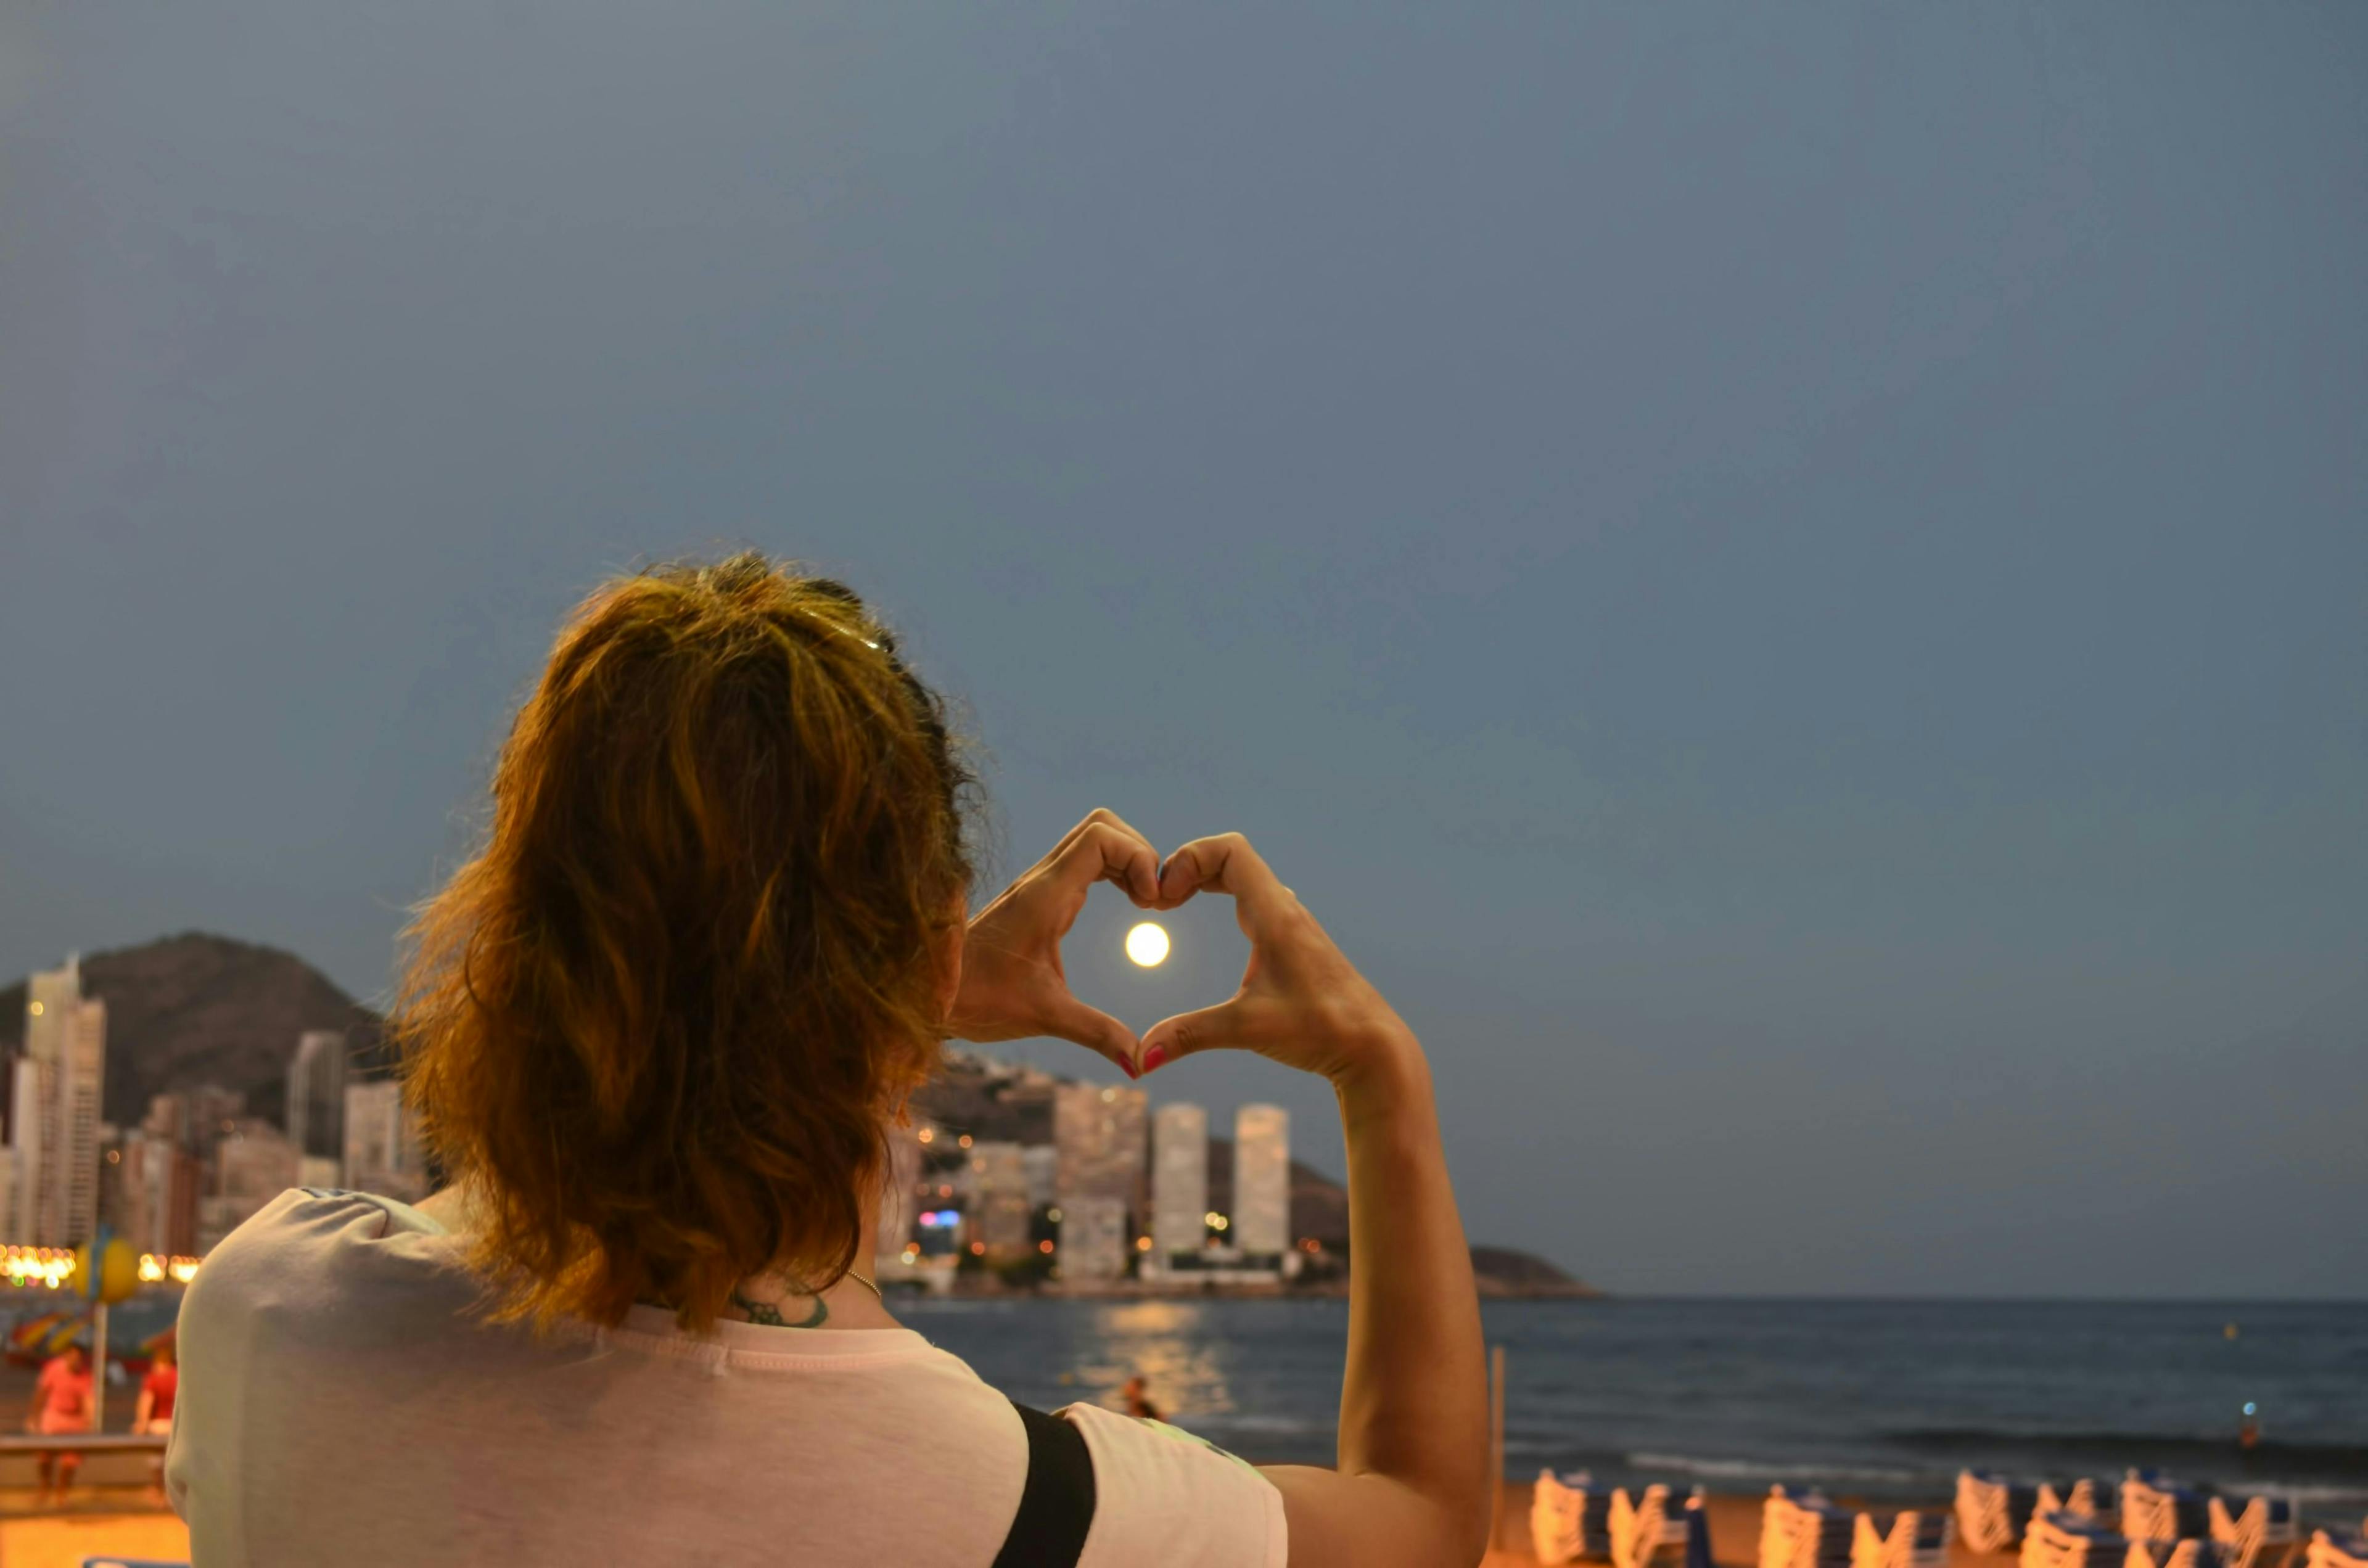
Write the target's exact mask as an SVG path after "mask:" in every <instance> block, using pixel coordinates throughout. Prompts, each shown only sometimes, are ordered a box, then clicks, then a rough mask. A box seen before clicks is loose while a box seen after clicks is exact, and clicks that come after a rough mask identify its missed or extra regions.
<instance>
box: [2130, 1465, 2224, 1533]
mask: <svg viewBox="0 0 2368 1568" xmlns="http://www.w3.org/2000/svg"><path fill="white" fill-rule="evenodd" d="M2211 1500H2212V1499H2211V1494H2210V1493H2208V1492H2206V1491H2204V1490H2203V1488H2201V1487H2195V1486H2182V1485H2180V1483H2178V1482H2176V1481H2173V1480H2172V1479H2171V1478H2170V1477H2169V1476H2167V1475H2165V1474H2163V1473H2162V1472H2161V1471H2155V1470H2134V1471H2130V1472H2129V1474H2128V1475H2127V1476H2126V1477H2124V1478H2123V1482H2122V1534H2123V1536H2124V1537H2125V1538H2127V1539H2128V1540H2209V1539H2210V1538H2211V1530H2212V1517H2211Z"/></svg>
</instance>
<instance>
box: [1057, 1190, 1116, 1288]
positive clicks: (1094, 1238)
mask: <svg viewBox="0 0 2368 1568" xmlns="http://www.w3.org/2000/svg"><path fill="white" fill-rule="evenodd" d="M1126 1233H1127V1220H1126V1205H1125V1204H1124V1203H1121V1201H1119V1200H1118V1199H1115V1198H1101V1197H1096V1196H1094V1195H1092V1194H1086V1193H1081V1194H1079V1195H1078V1196H1076V1197H1074V1198H1064V1199H1061V1242H1060V1253H1059V1263H1060V1268H1061V1280H1062V1282H1063V1283H1064V1284H1068V1285H1088V1286H1090V1285H1102V1284H1108V1283H1109V1282H1110V1281H1111V1280H1113V1279H1117V1278H1121V1276H1123V1275H1124V1274H1125V1273H1126V1260H1127V1255H1128V1252H1129V1250H1130V1249H1129V1248H1128V1246H1127V1244H1126Z"/></svg>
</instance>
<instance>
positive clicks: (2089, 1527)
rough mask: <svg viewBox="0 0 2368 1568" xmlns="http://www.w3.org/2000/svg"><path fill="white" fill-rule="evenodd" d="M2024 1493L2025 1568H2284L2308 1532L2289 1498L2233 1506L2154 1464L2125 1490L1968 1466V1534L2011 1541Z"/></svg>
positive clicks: (1992, 1547)
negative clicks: (2266, 1567) (2276, 1563)
mask: <svg viewBox="0 0 2368 1568" xmlns="http://www.w3.org/2000/svg"><path fill="white" fill-rule="evenodd" d="M2026 1495H2028V1496H2029V1497H2030V1499H2031V1515H2030V1517H2029V1520H2028V1522H2027V1523H2026V1524H2025V1525H2024V1526H2023V1528H2022V1529H2021V1532H2020V1533H2021V1540H2022V1563H2023V1568H2090V1565H2092V1564H2094V1565H2097V1568H2111V1564H2110V1559H2112V1558H2114V1557H2120V1558H2121V1559H2123V1568H2257V1564H2259V1563H2260V1562H2261V1561H2262V1559H2263V1557H2264V1554H2274V1555H2275V1556H2276V1557H2277V1558H2278V1559H2279V1560H2280V1568H2283V1561H2284V1559H2286V1558H2288V1557H2290V1556H2291V1555H2292V1551H2293V1549H2294V1547H2295V1546H2296V1545H2297V1544H2298V1543H2299V1542H2300V1540H2301V1539H2302V1531H2301V1511H2300V1509H2299V1508H2297V1507H2296V1506H2295V1504H2294V1499H2293V1498H2291V1497H2272V1496H2267V1495H2262V1496H2256V1497H2253V1498H2251V1499H2249V1500H2248V1502H2247V1503H2246V1504H2245V1506H2243V1508H2242V1509H2240V1510H2238V1511H2236V1512H2231V1511H2230V1509H2229V1506H2228V1500H2227V1499H2226V1498H2225V1497H2221V1496H2219V1495H2217V1494H2214V1493H2213V1492H2211V1491H2210V1490H2209V1489H2207V1488H2203V1487H2192V1486H2183V1485H2181V1484H2180V1483H2178V1482H2175V1481H2173V1480H2171V1479H2170V1478H2169V1477H2168V1476H2165V1475H2161V1474H2159V1473H2157V1472H2156V1471H2139V1470H2134V1471H2130V1472H2129V1473H2128V1475H2127V1476H2125V1477H2124V1478H2123V1481H2122V1483H2121V1484H2120V1485H2119V1486H2118V1487H2115V1486H2112V1485H2110V1484H2108V1483H2100V1482H2095V1481H2090V1480H2087V1479H2083V1480H2080V1481H2076V1482H2074V1483H2071V1484H2070V1485H2069V1486H2067V1487H2066V1488H2065V1489H2064V1490H2063V1491H2062V1492H2060V1493H2059V1492H2058V1491H2057V1490H2056V1488H2055V1485H2054V1484H2052V1483H2036V1484H2032V1483H2016V1482H2012V1481H2009V1480H2007V1479H2006V1478H2004V1477H2000V1476H1996V1475H1988V1474H1985V1473H1983V1472H1981V1471H1965V1472H1964V1473H1963V1474H1961V1475H1960V1476H1958V1478H1957V1519H1958V1524H1959V1528H1961V1529H1963V1530H1964V1536H1965V1540H1966V1541H1967V1542H1968V1543H1969V1544H1970V1545H1972V1546H1974V1547H1975V1549H1976V1550H1979V1551H2003V1550H2005V1549H2006V1548H2007V1547H2008V1546H2009V1545H2010V1544H2012V1542H2013V1541H2014V1540H2015V1539H2016V1533H2017V1532H2016V1528H2015V1518H2016V1515H2017V1513H2018V1512H2019V1510H2020V1506H2021V1502H2022V1499H2023V1497H2024V1496H2026Z"/></svg>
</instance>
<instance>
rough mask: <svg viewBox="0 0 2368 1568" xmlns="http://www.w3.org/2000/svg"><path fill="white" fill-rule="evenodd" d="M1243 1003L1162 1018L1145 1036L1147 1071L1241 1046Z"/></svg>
mask: <svg viewBox="0 0 2368 1568" xmlns="http://www.w3.org/2000/svg"><path fill="white" fill-rule="evenodd" d="M1241 1006H1242V1005H1241V1002H1240V1000H1239V999H1238V998H1236V999H1235V1000H1234V1001H1231V1002H1221V1003H1219V1004H1218V1005H1217V1006H1213V1007H1203V1008H1201V1009H1200V1011H1198V1012H1193V1013H1178V1014H1177V1015H1176V1016H1175V1017H1172V1018H1162V1019H1160V1020H1159V1021H1158V1022H1157V1023H1156V1024H1154V1025H1152V1026H1151V1028H1148V1029H1145V1030H1144V1035H1143V1070H1144V1072H1146V1073H1149V1072H1152V1071H1154V1070H1155V1069H1156V1068H1159V1067H1162V1066H1165V1065H1166V1064H1167V1063H1168V1062H1173V1061H1175V1060H1177V1059H1178V1057H1184V1056H1190V1055H1191V1054H1192V1053H1193V1052H1194V1051H1217V1050H1222V1049H1223V1048H1224V1047H1226V1046H1229V1045H1237V1044H1239V1043H1240V1040H1239V1039H1238V1038H1237V1037H1238V1036H1239V1035H1240V1033H1241V1025H1242V1018H1241Z"/></svg>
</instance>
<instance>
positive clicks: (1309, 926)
mask: <svg viewBox="0 0 2368 1568" xmlns="http://www.w3.org/2000/svg"><path fill="white" fill-rule="evenodd" d="M1196 892H1223V893H1227V894H1230V895H1231V896H1232V898H1233V900H1234V903H1235V911H1236V914H1237V916H1238V918H1239V919H1240V921H1241V926H1242V931H1243V934H1244V935H1246V936H1247V937H1249V939H1250V961H1249V968H1248V970H1247V972H1245V973H1244V975H1243V977H1242V985H1241V989H1240V991H1238V992H1237V993H1235V995H1234V997H1233V999H1232V1000H1231V1001H1228V1002H1224V1003H1222V1004H1220V1005H1219V1006H1214V1007H1208V1008H1203V1009H1202V1010H1201V1011H1200V1012H1197V1013H1185V1014H1180V1015H1178V1016H1177V1017H1172V1018H1168V1019H1166V1020H1164V1021H1163V1022H1161V1023H1159V1024H1157V1025H1156V1026H1154V1027H1153V1028H1151V1029H1150V1031H1149V1032H1147V1033H1146V1034H1144V1037H1143V1068H1144V1071H1145V1072H1150V1071H1153V1070H1155V1069H1156V1068H1158V1067H1159V1066H1161V1065H1162V1064H1164V1063H1165V1062H1173V1061H1175V1060H1176V1059H1177V1058H1178V1057H1180V1056H1186V1055H1190V1054H1191V1053H1193V1052H1195V1051H1215V1050H1237V1051H1257V1052H1258V1053H1259V1054H1260V1055H1262V1056H1267V1057H1270V1058H1272V1059H1273V1060H1275V1061H1277V1062H1282V1063H1283V1064H1285V1065H1286V1066H1291V1067H1296V1068H1300V1069H1301V1070H1303V1071H1305V1072H1309V1073H1320V1074H1323V1075H1324V1076H1325V1077H1326V1079H1328V1080H1330V1082H1331V1084H1332V1087H1333V1090H1334V1092H1335V1093H1337V1094H1338V1096H1339V1100H1340V1119H1341V1123H1342V1125H1343V1127H1344V1128H1345V1130H1346V1131H1347V1133H1348V1144H1349V1361H1348V1368H1347V1370H1346V1373H1345V1375H1344V1376H1343V1379H1342V1382H1341V1390H1340V1439H1339V1460H1340V1462H1339V1468H1338V1470H1319V1469H1315V1468H1312V1467H1308V1466H1303V1465H1274V1466H1269V1467H1268V1468H1267V1470H1266V1474H1267V1475H1268V1477H1269V1479H1271V1480H1272V1481H1273V1482H1274V1483H1275V1485H1276V1486H1277V1487H1279V1488H1280V1489H1281V1492H1282V1495H1283V1505H1284V1509H1285V1512H1286V1513H1287V1515H1288V1517H1289V1519H1290V1524H1291V1568H1332V1565H1334V1564H1340V1565H1344V1568H1345V1565H1347V1564H1351V1563H1353V1564H1356V1565H1358V1568H1398V1565H1401V1564H1403V1565H1405V1568H1442V1565H1452V1564H1459V1563H1466V1564H1468V1563H1474V1562H1478V1561H1479V1560H1480V1557H1481V1555H1482V1553H1483V1551H1485V1549H1486V1540H1487V1535H1488V1527H1489V1524H1490V1521H1491V1519H1492V1517H1493V1510H1494V1507H1495V1502H1496V1499H1495V1495H1494V1493H1495V1481H1496V1478H1495V1477H1493V1476H1491V1475H1489V1473H1488V1437H1487V1390H1486V1372H1485V1370H1484V1369H1483V1367H1482V1354H1481V1337H1480V1303H1479V1298H1478V1295H1477V1293H1476V1291H1475V1290H1474V1287H1473V1283H1472V1254H1471V1251H1470V1249H1469V1248H1468V1247H1467V1245H1466V1244H1465V1243H1464V1239H1463V1221H1462V1219H1461V1218H1460V1217H1459V1216H1458V1215H1457V1213H1456V1211H1455V1193H1454V1190H1453V1188H1452V1186H1451V1185H1450V1183H1449V1181H1448V1177H1447V1160H1446V1156H1445V1154H1444V1153H1443V1152H1442V1150H1441V1149H1440V1139H1439V1116H1438V1111H1437V1109H1436V1108H1435V1107H1434V1105H1433V1103H1432V1098H1431V1084H1430V1067H1429V1062H1426V1061H1425V1060H1424V1058H1423V1053H1422V1047H1421V1045H1420V1043H1419V1042H1417V1040H1416V1039H1415V1037H1414V1031H1413V1030H1411V1029H1409V1028H1406V1022H1405V1020H1404V1019H1402V1018H1400V1017H1398V1016H1397V1014H1396V1013H1395V1011H1393V1010H1392V1008H1391V1007H1390V1005H1389V1004H1388V1003H1387V1002H1385V1001H1383V999H1382V996H1381V994H1380V993H1379V992H1377V991H1375V990H1374V989H1373V988H1372V985H1371V984H1369V983H1367V982H1366V980H1365V978H1364V977H1363V976H1362V975H1360V974H1359V973H1358V972H1357V971H1356V969H1355V967H1354V966H1353V965H1351V964H1350V963H1349V960H1347V959H1346V958H1345V957H1343V956H1342V955H1341V952H1340V949H1338V948H1337V947H1335V946H1334V945H1333V943H1332V939H1331V938H1330V937H1327V936H1326V935H1325V932H1324V928H1323V927H1322V926H1319V925H1317V924H1316V922H1315V916H1314V915H1310V914H1308V912H1307V910H1306V909H1305V907H1304V906H1303V905H1302V904H1301V903H1300V902H1299V900H1298V898H1297V897H1296V896H1294V895H1293V894H1292V891H1291V890H1290V889H1289V888H1287V887H1285V886H1283V885H1282V883H1281V881H1280V880H1279V879H1278V878H1277V877H1276V876H1275V874H1274V872H1273V870H1272V869H1269V867H1268V865H1267V864H1266V862H1265V861H1264V860H1262V859H1260V858H1258V852H1257V851H1256V850H1254V849H1252V848H1251V847H1250V845H1249V841H1248V840H1247V839H1246V838H1244V837H1242V836H1241V835H1239V834H1223V835H1218V836H1216V837H1213V838H1202V839H1196V840H1194V841H1193V842H1192V843H1190V844H1188V845H1186V846H1184V847H1182V848H1181V849H1178V851H1176V853H1175V854H1174V855H1172V856H1170V857H1169V858H1168V859H1167V866H1166V867H1165V869H1163V871H1162V873H1161V877H1160V883H1159V894H1160V898H1159V902H1160V903H1162V904H1164V905H1168V906H1172V905H1174V904H1178V903H1182V902H1183V901H1184V900H1186V899H1187V898H1190V897H1191V896H1192V895H1193V894H1194V893H1196Z"/></svg>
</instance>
